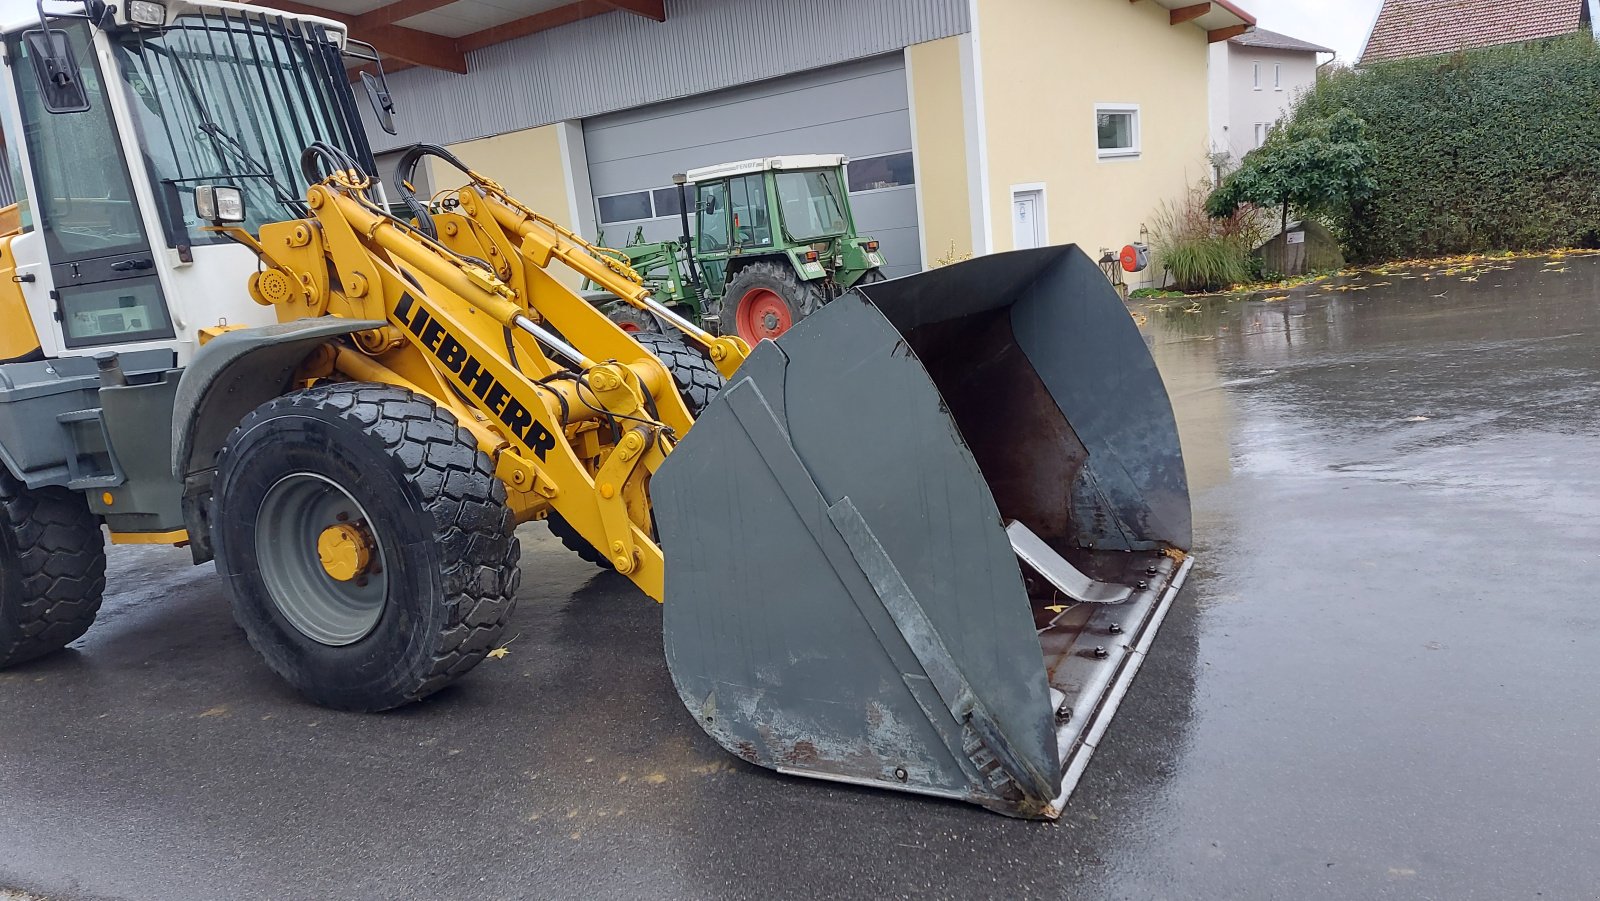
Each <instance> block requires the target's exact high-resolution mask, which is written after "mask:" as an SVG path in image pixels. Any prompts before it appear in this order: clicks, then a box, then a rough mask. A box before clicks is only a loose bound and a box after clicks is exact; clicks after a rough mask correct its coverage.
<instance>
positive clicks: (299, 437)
mask: <svg viewBox="0 0 1600 901" xmlns="http://www.w3.org/2000/svg"><path fill="white" fill-rule="evenodd" d="M214 504H215V510H214V515H213V517H212V522H213V526H212V534H213V542H214V544H215V547H216V558H217V569H218V571H219V572H220V573H222V575H223V577H224V578H225V579H226V581H227V585H228V591H229V594H230V595H231V597H232V601H233V611H234V618H235V619H236V620H237V621H238V622H239V625H240V626H242V627H243V628H244V631H245V634H246V636H248V638H249V639H250V644H251V645H252V646H254V647H255V649H256V650H257V651H258V652H259V653H260V654H261V656H262V657H263V658H264V659H265V660H266V662H267V665H268V666H269V667H270V668H271V669H272V670H273V671H274V672H276V673H277V674H278V675H280V676H282V677H283V678H284V679H285V680H287V681H288V682H289V683H290V684H291V685H293V686H294V687H295V688H296V689H298V690H299V691H300V692H301V693H302V694H304V695H305V696H306V697H308V698H310V699H311V700H312V701H315V702H316V703H318V704H322V705H324V706H327V707H334V708H337V709H340V710H358V711H376V710H386V709H389V708H391V707H398V706H400V705H402V704H406V703H409V702H411V701H416V700H420V699H421V698H423V697H426V696H427V695H429V694H432V693H433V692H435V691H437V690H439V689H440V688H443V687H444V686H445V685H447V684H449V683H450V682H451V681H453V680H454V679H455V678H456V677H458V676H460V675H462V674H464V673H466V672H467V671H468V670H470V669H472V668H473V667H474V666H476V665H477V664H478V663H479V662H480V661H481V660H483V658H484V656H485V655H486V654H487V653H488V652H489V651H490V650H491V649H492V648H494V647H495V646H496V645H497V643H498V642H499V639H500V636H501V633H502V632H503V631H504V629H505V625H506V622H507V620H508V619H509V617H510V615H511V611H512V608H513V607H514V606H515V603H516V591H517V583H518V581H519V579H520V571H519V570H518V567H517V558H518V556H519V551H520V548H519V546H518V543H517V539H516V538H515V537H514V536H513V535H512V527H513V520H512V514H511V511H510V508H509V507H507V505H506V489H505V485H504V484H502V483H501V482H500V481H499V480H498V479H497V478H495V476H494V466H493V464H491V463H490V461H489V458H488V457H487V456H486V455H485V454H484V453H483V452H482V451H480V450H478V447H477V444H476V442H475V441H474V440H473V438H472V434H471V433H470V432H468V431H467V430H466V429H463V428H460V427H459V426H458V425H457V424H456V420H455V417H454V416H452V415H451V414H450V413H449V412H447V411H445V410H442V409H440V408H439V407H437V406H436V405H435V404H434V403H433V402H432V401H431V400H429V399H428V398H427V397H425V396H423V395H420V394H416V393H413V392H411V391H407V390H405V389H402V388H396V387H393V386H388V385H372V384H363V383H343V384H331V385H319V386H316V387H313V388H309V389H306V390H303V391H296V392H293V393H291V394H287V395H284V396H283V397H279V398H277V399H275V400H272V401H269V402H267V403H266V404H263V405H262V406H260V407H258V408H257V409H256V410H255V411H254V412H252V413H251V414H250V415H249V416H246V417H245V419H244V421H243V422H242V423H240V424H239V427H238V428H237V429H235V430H234V431H233V433H232V434H231V435H229V436H228V440H227V442H226V443H225V444H224V445H223V448H222V451H221V453H220V454H219V457H218V465H217V477H216V482H215V494H214Z"/></svg>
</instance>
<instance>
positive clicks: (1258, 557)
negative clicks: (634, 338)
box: [0, 259, 1600, 899]
mask: <svg viewBox="0 0 1600 901" xmlns="http://www.w3.org/2000/svg"><path fill="white" fill-rule="evenodd" d="M1480 268H1481V267H1480ZM1557 270H1564V271H1557ZM1422 272H1423V270H1416V271H1414V272H1412V271H1400V270H1397V271H1395V272H1392V273H1390V274H1387V275H1380V276H1369V277H1366V278H1365V279H1363V280H1361V281H1360V282H1358V283H1357V284H1356V287H1363V288H1366V290H1352V291H1337V290H1333V291H1330V290H1328V289H1326V288H1324V289H1311V290H1309V291H1300V292H1296V293H1295V295H1294V296H1292V297H1290V298H1288V299H1282V300H1254V301H1231V302H1210V303H1205V304H1200V305H1192V306H1191V305H1189V304H1187V303H1186V302H1176V303H1171V304H1168V305H1167V306H1166V307H1164V308H1158V307H1151V306H1146V307H1143V308H1142V312H1143V313H1144V314H1145V315H1147V316H1148V317H1149V321H1148V324H1147V325H1146V330H1147V332H1148V333H1149V334H1150V336H1151V340H1152V342H1153V348H1154V351H1155V353H1156V355H1157V358H1158V361H1159V363H1160V365H1161V367H1162V369H1163V372H1164V374H1165V376H1166V378H1167V380H1168V385H1169V388H1170V390H1171V391H1172V394H1173V397H1174V400H1175V403H1176V406H1177V409H1178V415H1179V420H1180V425H1181V428H1182V430H1183V437H1184V442H1185V447H1186V452H1187V454H1188V463H1189V467H1190V479H1191V482H1192V484H1193V489H1194V506H1195V511H1196V532H1197V535H1198V541H1199V547H1198V549H1197V552H1198V554H1199V563H1198V564H1197V567H1196V571H1195V574H1194V575H1193V577H1192V578H1191V579H1190V582H1189V587H1188V588H1187V589H1186V590H1185V592H1184V594H1183V595H1182V596H1181V597H1180V599H1179V601H1178V604H1177V605H1176V607H1175V608H1174V612H1173V613H1172V615H1171V616H1170V617H1169V618H1168V620H1167V625H1166V627H1165V628H1164V629H1163V631H1162V633H1161V635H1160V637H1159V638H1158V639H1157V642H1156V646H1155V650H1154V653H1153V654H1152V657H1151V659H1150V662H1149V663H1148V664H1146V666H1145V669H1144V671H1143V672H1142V673H1141V675H1140V677H1139V679H1138V681H1137V682H1136V683H1135V684H1134V686H1133V689H1132V691H1131V692H1130V694H1129V696H1128V699H1127V701H1126V703H1125V704H1124V706H1123V709H1122V713H1121V714H1120V716H1119V717H1118V719H1117V720H1116V722H1115V723H1114V724H1113V726H1112V727H1111V730H1110V732H1109V734H1108V736H1107V738H1106V739H1105V741H1104V742H1103V743H1102V745H1101V750H1100V752H1099V753H1098V755H1097V756H1096V758H1095V760H1094V762H1093V764H1092V765H1091V766H1090V768H1089V770H1088V773H1087V775H1086V776H1085V777H1084V779H1083V781H1082V782H1081V783H1080V785H1079V788H1078V791H1077V794H1076V795H1075V796H1074V798H1073V801H1072V803H1071V805H1070V809H1069V811H1068V813H1067V815H1066V817H1064V818H1063V820H1062V821H1061V822H1060V823H1057V824H1053V825H1046V824H1037V823H1024V822H1017V821H1012V820H1007V819H1004V818H1002V817H1000V816H997V815H995V814H991V813H987V812H984V811H982V810H979V809H976V808H969V807H965V806H961V805H956V804H950V803H942V802H934V801H928V800H921V799H917V798H913V797H910V796H898V795H891V794H887V793H877V792H871V791H865V790H854V789H847V788H841V787H837V786H832V785H828V784H825V783H819V782H810V781H800V780H795V779H789V778H785V777H781V776H777V775H775V774H772V773H768V772H766V771H764V770H760V769H756V768H754V767H750V766H746V765H744V764H743V763H740V762H738V761H735V760H733V759H732V758H730V757H728V756H726V755H724V754H723V753H722V752H721V751H720V750H719V749H718V748H717V747H716V745H715V744H714V743H713V742H712V741H711V740H710V739H709V738H707V737H706V736H705V735H704V734H703V733H702V732H701V731H700V730H699V728H698V727H697V726H696V725H695V723H694V722H693V720H692V719H691V718H690V716H689V715H688V714H687V713H686V712H685V711H684V710H683V709H682V707H681V705H680V704H679V702H678V699H677V697H676V695H675V693H674V692H673V690H672V688H671V685H670V682H669V680H668V677H667V673H666V669H665V666H664V663H663V661H662V659H661V653H660V621H661V620H660V611H659V609H658V608H657V607H656V606H655V605H653V604H651V603H648V602H647V601H645V600H644V599H643V598H642V596H640V595H639V594H638V593H637V592H635V591H634V590H633V589H632V588H631V587H630V586H629V585H628V584H627V583H626V582H625V581H624V580H622V579H621V578H620V577H617V576H615V575H611V574H600V573H597V572H596V571H595V570H593V569H591V568H589V567H587V566H586V565H585V564H583V563H582V562H581V561H579V560H577V559H576V558H575V557H573V556H571V555H569V554H566V553H564V552H562V551H561V549H560V548H559V547H558V546H556V545H554V543H553V542H552V541H551V540H550V539H549V537H548V535H547V534H546V533H544V532H543V530H542V528H541V527H531V528H528V529H526V530H525V535H526V537H525V546H526V547H527V548H528V553H527V555H526V557H525V558H524V568H525V576H524V580H523V586H524V588H523V594H522V599H521V605H520V608H519V610H518V613H517V616H516V620H515V623H514V625H513V628H512V632H513V633H518V634H519V637H518V638H516V639H515V640H514V641H513V642H512V643H511V645H510V655H509V656H508V657H507V658H505V659H503V660H490V661H486V662H485V664H484V665H483V666H481V667H479V668H478V669H477V670H476V671H475V672H474V673H472V674H471V675H470V676H469V677H467V678H466V679H465V680H464V681H462V682H461V683H459V684H458V685H457V686H455V687H452V688H450V689H447V690H446V691H444V692H442V693H440V694H439V695H438V696H436V698H435V699H433V700H431V701H430V702H428V703H425V704H423V705H419V706H417V707H415V708H412V709H409V710H405V711H402V712H398V713H393V714H388V715H383V716H359V715H346V714H337V713H332V712H329V711H325V710H320V709H317V708H314V707H311V706H309V705H307V704H305V703H302V702H301V701H299V700H297V698H296V697H295V696H294V695H293V694H292V693H291V692H290V691H289V690H288V689H286V688H285V687H284V686H283V685H282V684H280V683H279V682H278V681H276V680H275V679H274V678H273V677H272V676H271V675H270V674H269V673H268V672H267V671H266V670H265V668H264V667H263V666H262V665H261V664H260V663H259V662H258V661H257V659H256V658H255V656H254V654H253V653H252V652H251V651H250V650H249V648H248V647H247V646H246V644H245V641H244V638H243V636H242V634H241V633H240V632H239V631H238V630H237V629H236V628H235V627H234V626H233V624H232V622H231V619H230V617H229V615H228V612H227V609H226V605H225V602H224V600H223V597H222V594H221V587H220V585H219V584H218V582H217V581H216V579H215V578H214V575H213V573H212V570H211V567H209V566H206V567H202V568H198V569H196V568H191V567H189V566H187V565H185V564H186V557H187V554H186V552H184V551H176V550H166V549H156V550H148V549H146V550H129V549H118V550H116V551H115V552H114V553H113V556H112V558H111V568H112V575H111V587H110V590H109V592H108V596H107V599H106V607H105V611H104V613H103V614H102V617H101V621H100V622H99V623H98V624H97V625H96V626H95V627H94V629H93V630H91V632H90V633H89V635H88V636H86V637H85V639H84V640H82V641H81V642H79V643H78V644H77V645H75V647H74V649H73V650H71V651H68V652H66V653H64V654H61V655H58V656H56V657H53V658H51V659H49V660H46V661H42V662H39V663H36V664H33V665H30V666H26V667H23V668H19V669H16V670H13V671H10V672H7V673H0V897H3V896H4V895H5V890H6V889H12V890H15V891H19V892H31V893H36V894H41V895H45V896H48V897H50V898H64V899H66V898H171V899H187V898H202V899H214V898H401V897H406V898H410V897H416V898H473V899H482V898H513V897H536V898H574V897H617V898H655V897H684V898H720V897H873V898H879V897H898V896H937V897H958V898H972V897H986V896H987V897H1055V898H1284V899H1302V898H1303V899H1319V898H1328V899H1348V898H1391V897H1392V898H1441V899H1466V898H1491V899H1509V898H1536V897H1542V898H1593V897H1596V894H1597V887H1600V856H1597V855H1596V851H1597V850H1600V779H1597V778H1596V770H1597V763H1600V587H1597V586H1600V260H1592V259H1580V260H1572V261H1570V262H1566V263H1564V264H1560V265H1556V266H1546V265H1543V264H1542V262H1540V261H1532V262H1524V263H1519V264H1517V265H1516V266H1515V267H1513V268H1512V269H1509V270H1501V269H1490V270H1488V271H1483V272H1479V273H1477V274H1476V275H1474V274H1473V273H1454V274H1448V275H1446V274H1436V275H1434V276H1433V277H1432V278H1431V279H1424V278H1422V277H1420V276H1421V275H1422ZM1408 275H1409V276H1412V277H1410V278H1407V277H1406V276H1408ZM1463 277H1468V278H1471V277H1475V278H1476V279H1477V280H1476V281H1472V282H1464V281H1462V280H1461V279H1462V278H1463ZM1381 282H1389V284H1387V285H1384V284H1381ZM1369 286H1370V287H1369ZM1438 294H1443V295H1444V296H1442V297H1440V296H1434V295H1438ZM1307 295H1316V296H1307Z"/></svg>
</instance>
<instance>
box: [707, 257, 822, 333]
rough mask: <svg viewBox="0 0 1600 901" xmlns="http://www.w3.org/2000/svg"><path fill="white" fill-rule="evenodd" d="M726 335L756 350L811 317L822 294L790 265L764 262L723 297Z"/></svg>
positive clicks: (741, 272)
mask: <svg viewBox="0 0 1600 901" xmlns="http://www.w3.org/2000/svg"><path fill="white" fill-rule="evenodd" d="M722 303H723V310H724V312H723V314H722V320H721V321H722V323H723V326H722V333H723V334H724V335H726V334H729V333H732V334H736V335H738V336H739V337H741V338H743V339H744V340H745V341H747V342H749V343H750V344H751V345H752V346H753V345H754V344H755V343H756V342H757V341H760V340H761V339H762V338H776V337H778V336H779V335H781V334H783V333H784V332H786V331H788V330H789V329H790V328H791V327H793V325H794V324H795V323H796V322H799V321H800V320H801V319H804V318H805V317H807V316H809V315H811V314H812V313H813V312H815V311H816V308H817V307H818V306H819V305H821V303H822V294H821V292H819V291H818V290H817V289H816V288H815V287H814V286H813V285H811V284H810V283H809V282H804V281H801V280H800V277H799V276H798V275H795V272H794V267H793V266H791V265H789V264H788V263H786V262H785V263H775V262H770V261H764V262H760V263H751V264H750V265H749V266H746V267H744V268H743V269H741V270H739V273H738V274H737V275H735V276H734V277H733V281H732V282H730V283H729V284H728V290H727V293H725V294H724V295H723V296H722Z"/></svg>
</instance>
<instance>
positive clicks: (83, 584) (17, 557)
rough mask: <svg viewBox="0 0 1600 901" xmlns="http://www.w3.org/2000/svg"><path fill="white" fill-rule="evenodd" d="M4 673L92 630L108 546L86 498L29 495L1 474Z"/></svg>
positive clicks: (0, 650)
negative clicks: (12, 666)
mask: <svg viewBox="0 0 1600 901" xmlns="http://www.w3.org/2000/svg"><path fill="white" fill-rule="evenodd" d="M0 510H3V515H0V667H7V666H11V665H13V664H17V663H22V662H24V661H28V660H32V659H34V658H36V657H43V656H44V655H46V654H49V653H50V652H52V651H57V650H60V649H61V648H63V647H66V645H67V644H68V643H69V642H71V641H74V640H76V639H77V638H78V637H79V636H81V635H83V633H84V632H87V631H88V630H89V626H90V624H92V623H93V622H94V617H95V614H96V613H98V612H99V611H100V598H101V596H102V595H103V594H104V593H105V587H106V552H105V538H104V537H103V536H102V535H101V534H100V523H99V521H98V520H96V519H95V516H94V514H93V513H92V512H90V510H89V504H88V502H87V501H85V500H84V499H83V496H82V495H80V494H78V493H76V492H73V491H69V490H67V489H66V488H54V487H52V488H28V487H27V486H25V485H23V484H22V483H21V482H19V481H17V480H16V479H14V478H12V476H11V473H9V472H7V471H5V469H4V468H3V467H0Z"/></svg>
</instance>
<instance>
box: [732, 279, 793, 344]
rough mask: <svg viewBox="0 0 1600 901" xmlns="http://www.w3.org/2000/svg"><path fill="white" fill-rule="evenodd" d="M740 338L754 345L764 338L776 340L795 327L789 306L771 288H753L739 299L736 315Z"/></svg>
mask: <svg viewBox="0 0 1600 901" xmlns="http://www.w3.org/2000/svg"><path fill="white" fill-rule="evenodd" d="M736 319H737V321H738V329H739V337H741V338H743V339H745V340H746V341H748V342H750V343H751V344H754V343H755V342H757V341H760V340H761V339H762V338H776V337H778V336H779V335H781V334H783V333H784V332H786V331H788V330H789V326H791V325H794V315H793V314H791V313H790V312H789V304H788V303H787V302H785V301H784V299H783V297H782V296H781V295H779V294H778V292H776V291H773V290H771V289H770V288H751V289H750V290H749V291H746V292H745V295H744V297H741V298H739V309H738V311H737V313H736Z"/></svg>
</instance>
